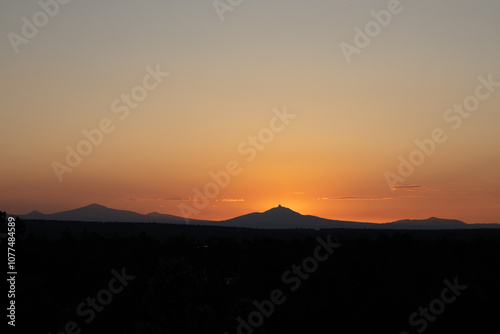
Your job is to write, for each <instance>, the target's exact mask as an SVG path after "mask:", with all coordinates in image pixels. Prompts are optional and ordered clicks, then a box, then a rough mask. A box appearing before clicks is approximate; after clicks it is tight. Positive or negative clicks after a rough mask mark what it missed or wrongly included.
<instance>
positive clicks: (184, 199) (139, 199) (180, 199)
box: [124, 197, 192, 202]
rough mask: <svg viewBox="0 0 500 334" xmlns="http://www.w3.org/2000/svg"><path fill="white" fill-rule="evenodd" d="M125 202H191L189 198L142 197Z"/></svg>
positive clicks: (128, 199)
mask: <svg viewBox="0 0 500 334" xmlns="http://www.w3.org/2000/svg"><path fill="white" fill-rule="evenodd" d="M124 200H125V201H131V202H152V201H191V200H192V198H190V197H167V198H144V197H130V198H125V199H124Z"/></svg>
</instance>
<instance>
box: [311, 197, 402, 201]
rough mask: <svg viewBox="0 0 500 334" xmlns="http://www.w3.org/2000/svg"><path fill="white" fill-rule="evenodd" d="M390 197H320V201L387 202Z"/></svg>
mask: <svg viewBox="0 0 500 334" xmlns="http://www.w3.org/2000/svg"><path fill="white" fill-rule="evenodd" d="M391 199H392V197H376V196H374V197H370V196H342V197H321V198H318V200H320V201H387V200H391Z"/></svg>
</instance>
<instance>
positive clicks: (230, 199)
mask: <svg viewBox="0 0 500 334" xmlns="http://www.w3.org/2000/svg"><path fill="white" fill-rule="evenodd" d="M244 201H245V200H244V199H242V198H223V199H222V202H244Z"/></svg>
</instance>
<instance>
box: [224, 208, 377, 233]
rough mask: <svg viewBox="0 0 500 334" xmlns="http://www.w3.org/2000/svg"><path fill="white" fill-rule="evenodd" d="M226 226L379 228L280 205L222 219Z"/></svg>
mask: <svg viewBox="0 0 500 334" xmlns="http://www.w3.org/2000/svg"><path fill="white" fill-rule="evenodd" d="M221 223H224V225H225V226H234V227H248V228H265V229H295V228H308V229H325V228H377V226H376V225H378V224H373V223H360V222H351V221H341V220H330V219H325V218H320V217H316V216H309V215H301V214H300V213H298V212H295V211H293V210H291V209H289V208H285V207H283V206H281V205H279V206H278V207H276V208H272V209H270V210H267V211H265V212H262V213H260V212H254V213H250V214H247V215H243V216H239V217H236V218H232V219H228V220H225V221H222V222H221Z"/></svg>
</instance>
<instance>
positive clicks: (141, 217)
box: [18, 204, 500, 230]
mask: <svg viewBox="0 0 500 334" xmlns="http://www.w3.org/2000/svg"><path fill="white" fill-rule="evenodd" d="M18 216H19V217H20V218H22V219H27V220H52V221H80V222H82V221H83V222H121V223H168V224H192V225H205V226H226V227H241V228H255V229H298V228H302V229H316V230H318V229H332V228H346V229H347V228H351V229H397V230H400V229H408V230H433V229H439V230H442V229H470V228H500V224H466V223H464V222H462V221H460V220H453V219H442V218H436V217H431V218H428V219H423V220H418V219H414V220H412V219H406V220H398V221H395V222H388V223H383V224H377V223H369V222H354V221H343V220H332V219H326V218H321V217H316V216H311V215H302V214H300V213H298V212H295V211H293V210H291V209H289V208H286V207H283V206H281V205H279V206H278V207H275V208H272V209H270V210H267V211H265V212H254V213H250V214H246V215H243V216H239V217H235V218H232V219H228V220H221V221H214V220H198V219H189V220H188V219H186V218H183V217H179V216H174V215H168V214H161V213H158V212H151V213H148V214H140V213H137V212H133V211H127V210H117V209H112V208H108V207H105V206H103V205H99V204H90V205H87V206H84V207H81V208H77V209H73V210H68V211H62V212H57V213H52V214H43V213H41V212H38V211H33V212H31V213H29V214H26V215H18Z"/></svg>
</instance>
